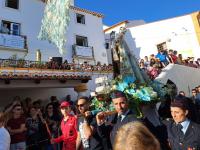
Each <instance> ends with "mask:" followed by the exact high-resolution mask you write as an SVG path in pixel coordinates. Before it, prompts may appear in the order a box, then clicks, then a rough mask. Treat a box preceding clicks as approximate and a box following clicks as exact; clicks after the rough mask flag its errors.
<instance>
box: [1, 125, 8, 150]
mask: <svg viewBox="0 0 200 150" xmlns="http://www.w3.org/2000/svg"><path fill="white" fill-rule="evenodd" d="M0 139H1V140H0V149H1V150H3V149H4V150H9V149H10V135H9V133H8V131H7V130H6V129H5V128H4V127H1V128H0Z"/></svg>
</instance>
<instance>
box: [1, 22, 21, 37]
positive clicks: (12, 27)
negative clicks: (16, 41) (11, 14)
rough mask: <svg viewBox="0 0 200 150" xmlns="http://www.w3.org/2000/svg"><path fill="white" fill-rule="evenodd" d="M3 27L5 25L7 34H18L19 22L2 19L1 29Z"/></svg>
mask: <svg viewBox="0 0 200 150" xmlns="http://www.w3.org/2000/svg"><path fill="white" fill-rule="evenodd" d="M3 27H6V28H7V29H8V30H9V34H13V35H20V24H19V23H15V22H10V21H5V20H2V29H3Z"/></svg>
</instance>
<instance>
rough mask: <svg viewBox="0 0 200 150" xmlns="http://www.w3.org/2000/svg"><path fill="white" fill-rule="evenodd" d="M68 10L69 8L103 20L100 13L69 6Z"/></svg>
mask: <svg viewBox="0 0 200 150" xmlns="http://www.w3.org/2000/svg"><path fill="white" fill-rule="evenodd" d="M70 8H71V9H72V10H76V11H80V12H84V13H87V14H91V15H94V16H97V17H100V18H103V17H104V15H103V14H101V13H97V12H94V11H90V10H87V9H83V8H79V7H76V6H70Z"/></svg>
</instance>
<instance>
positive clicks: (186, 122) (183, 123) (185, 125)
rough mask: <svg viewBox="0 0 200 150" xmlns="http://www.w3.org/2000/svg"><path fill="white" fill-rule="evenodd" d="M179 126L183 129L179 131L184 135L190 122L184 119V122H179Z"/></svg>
mask: <svg viewBox="0 0 200 150" xmlns="http://www.w3.org/2000/svg"><path fill="white" fill-rule="evenodd" d="M181 125H182V127H183V128H182V129H181V130H182V131H183V133H184V134H185V133H186V131H187V129H188V127H189V125H190V120H188V119H186V120H185V121H183V122H181Z"/></svg>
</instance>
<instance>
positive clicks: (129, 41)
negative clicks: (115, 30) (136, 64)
mask: <svg viewBox="0 0 200 150" xmlns="http://www.w3.org/2000/svg"><path fill="white" fill-rule="evenodd" d="M124 39H125V41H126V43H127V45H128V47H129V49H130V51H131V53H132V54H134V55H135V57H136V58H137V59H139V58H140V52H141V47H136V42H135V38H133V37H132V35H131V32H130V30H129V29H127V31H126V34H125V37H124Z"/></svg>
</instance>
